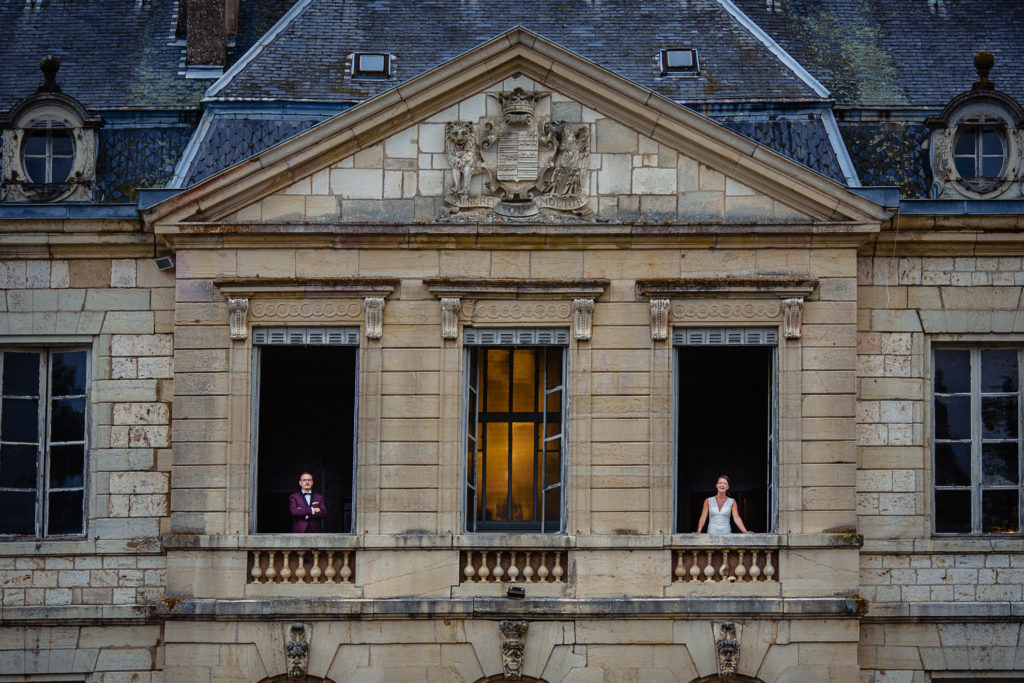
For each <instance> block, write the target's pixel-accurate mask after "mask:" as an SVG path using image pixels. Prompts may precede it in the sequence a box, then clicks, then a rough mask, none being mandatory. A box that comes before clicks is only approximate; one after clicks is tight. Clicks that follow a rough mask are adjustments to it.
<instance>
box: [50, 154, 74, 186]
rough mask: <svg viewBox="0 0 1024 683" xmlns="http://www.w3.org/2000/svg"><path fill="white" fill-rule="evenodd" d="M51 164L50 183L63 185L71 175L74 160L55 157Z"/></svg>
mask: <svg viewBox="0 0 1024 683" xmlns="http://www.w3.org/2000/svg"><path fill="white" fill-rule="evenodd" d="M52 161H53V163H52V164H51V167H50V168H51V173H50V182H51V183H62V182H64V181H65V180H67V179H68V176H69V175H71V167H72V165H74V161H75V160H74V159H72V158H71V157H54V158H53V160H52Z"/></svg>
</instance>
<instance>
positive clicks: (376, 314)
mask: <svg viewBox="0 0 1024 683" xmlns="http://www.w3.org/2000/svg"><path fill="white" fill-rule="evenodd" d="M363 308H364V309H366V338H367V339H380V338H381V337H382V336H384V297H382V296H368V297H366V298H365V299H363Z"/></svg>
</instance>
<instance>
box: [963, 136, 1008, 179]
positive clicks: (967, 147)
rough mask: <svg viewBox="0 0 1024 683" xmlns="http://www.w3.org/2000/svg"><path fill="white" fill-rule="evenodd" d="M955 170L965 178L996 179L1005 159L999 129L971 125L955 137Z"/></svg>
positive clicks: (999, 176) (1001, 170)
mask: <svg viewBox="0 0 1024 683" xmlns="http://www.w3.org/2000/svg"><path fill="white" fill-rule="evenodd" d="M953 161H954V162H955V163H956V171H957V173H958V174H960V177H961V178H963V179H965V180H987V181H998V180H999V179H1000V178H1001V176H1002V174H1003V164H1004V162H1005V161H1006V145H1005V144H1004V143H1003V136H1002V134H1001V131H1000V130H998V129H997V128H993V127H991V126H971V127H969V128H965V129H964V130H963V132H961V133H960V134H959V135H957V137H956V142H955V143H954V146H953Z"/></svg>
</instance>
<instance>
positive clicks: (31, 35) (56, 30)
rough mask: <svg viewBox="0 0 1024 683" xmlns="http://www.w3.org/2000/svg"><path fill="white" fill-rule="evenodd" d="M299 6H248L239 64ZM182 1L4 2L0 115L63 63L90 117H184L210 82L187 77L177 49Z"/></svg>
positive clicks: (266, 0)
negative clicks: (155, 113) (146, 112)
mask: <svg viewBox="0 0 1024 683" xmlns="http://www.w3.org/2000/svg"><path fill="white" fill-rule="evenodd" d="M292 2H294V0H245V1H244V2H243V3H242V4H243V11H242V12H241V13H240V17H239V28H238V35H237V36H236V44H235V47H234V48H232V49H230V50H229V54H228V58H229V60H233V59H234V58H237V56H239V55H241V54H244V52H245V51H246V50H248V48H249V47H250V46H251V45H252V44H253V43H254V42H255V41H256V40H257V39H258V38H259V37H260V36H261V35H263V33H265V32H266V30H267V29H269V27H270V26H271V25H272V24H273V22H274V21H276V20H277V19H278V18H279V17H280V16H281V15H282V14H284V13H285V11H287V8H288V7H289V6H290V5H291V4H292ZM177 11H178V2H177V0H146V1H145V2H138V1H137V0H87V1H83V0H41V1H37V0H33V2H31V3H26V2H24V1H23V0H4V1H3V2H0V26H2V27H3V30H4V40H3V41H0V64H2V65H3V69H4V71H3V79H2V80H3V85H2V87H0V111H7V110H8V109H10V108H11V106H13V105H14V104H15V103H16V102H18V101H19V100H21V99H22V98H24V97H27V96H28V95H30V94H32V93H33V92H35V90H36V88H37V87H38V86H39V85H40V84H41V83H42V82H43V77H42V73H40V71H39V60H40V59H41V58H42V57H43V56H45V55H47V54H54V55H56V56H58V57H60V59H61V69H60V72H59V73H58V74H57V81H58V83H60V85H61V87H62V89H63V90H64V92H65V93H67V94H68V95H71V96H72V97H74V98H76V99H78V100H79V101H80V102H81V103H82V104H83V105H85V107H86V108H88V109H100V110H102V109H133V108H138V109H142V108H146V109H180V108H188V107H195V106H197V105H198V103H199V100H200V98H201V97H202V95H203V92H204V91H205V90H206V88H208V87H209V86H210V83H211V81H210V80H208V79H187V78H185V76H184V64H185V47H184V45H183V44H179V43H178V42H177V41H175V37H174V29H175V25H176V23H177Z"/></svg>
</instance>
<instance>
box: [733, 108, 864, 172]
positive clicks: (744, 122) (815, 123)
mask: <svg viewBox="0 0 1024 683" xmlns="http://www.w3.org/2000/svg"><path fill="white" fill-rule="evenodd" d="M716 120H718V121H719V122H720V123H722V124H723V125H724V126H725V127H726V128H728V129H730V130H733V131H735V132H737V133H739V134H740V135H744V136H746V137H748V138H750V139H751V140H753V141H754V142H758V143H760V144H762V145H764V146H765V147H767V148H769V149H772V150H775V151H776V152H778V153H779V154H782V155H783V156H786V157H788V158H790V159H792V160H793V161H796V162H797V163H800V164H803V165H804V166H807V167H808V168H810V169H811V170H814V171H817V172H818V173H820V174H822V175H823V176H825V177H827V178H831V179H832V180H834V181H836V182H837V183H843V184H845V183H846V178H844V177H843V172H842V170H841V169H840V167H839V160H838V159H837V158H836V151H835V149H834V148H833V147H832V141H831V140H829V137H828V133H827V132H826V131H825V125H824V124H823V123H822V120H821V117H820V116H814V115H807V116H804V117H802V118H799V119H793V118H785V119H779V118H776V119H762V120H757V119H754V120H751V119H731V118H724V119H716Z"/></svg>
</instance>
